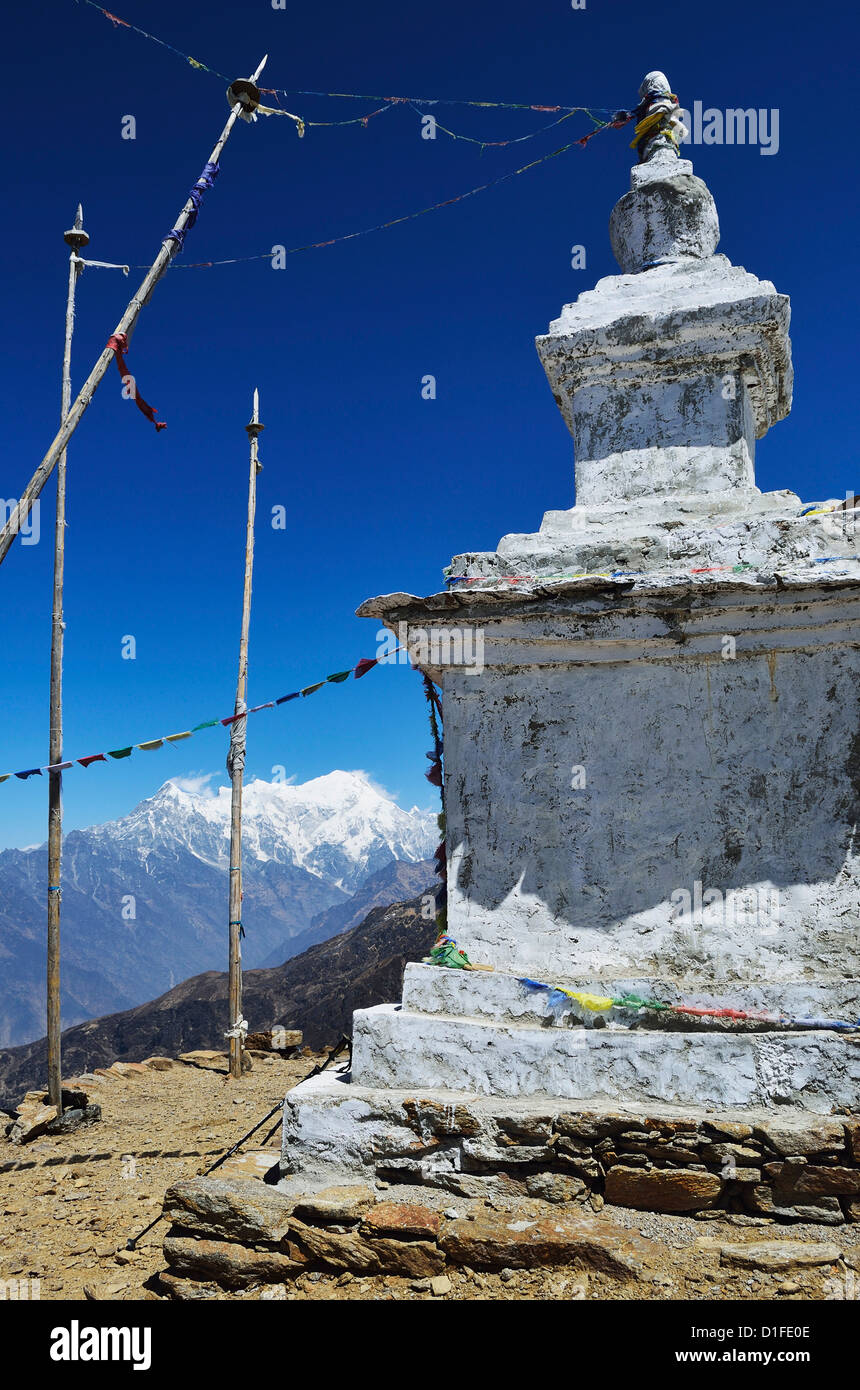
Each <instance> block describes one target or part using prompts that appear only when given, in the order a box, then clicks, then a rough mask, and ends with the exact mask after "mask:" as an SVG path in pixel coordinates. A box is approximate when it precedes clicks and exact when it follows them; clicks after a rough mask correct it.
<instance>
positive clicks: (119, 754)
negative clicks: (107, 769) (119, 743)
mask: <svg viewBox="0 0 860 1390" xmlns="http://www.w3.org/2000/svg"><path fill="white" fill-rule="evenodd" d="M133 747H134V744H133V743H131V744H129V746H128V748H114V750H113V752H111V750H110V749H108V757H109V758H127V757H129V756H130V754H131V750H132V748H133Z"/></svg>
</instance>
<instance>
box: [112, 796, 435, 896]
mask: <svg viewBox="0 0 860 1390" xmlns="http://www.w3.org/2000/svg"><path fill="white" fill-rule="evenodd" d="M88 833H89V834H90V835H92V837H93V841H94V843H95V844H99V843H111V844H120V843H130V844H133V845H135V846H136V847H137V850H138V852H139V854H140V856H141V863H142V864H144V865H145V863H146V859H147V857H148V855H149V854H150V853H152V852H153V851H155V850H158V849H165V848H168V847H169V848H178V847H181V848H183V849H187V850H188V851H189V852H190V853H191V854H193V855H194V856H195V857H196V858H197V859H202V860H204V861H205V862H206V863H209V864H212V865H213V866H219V867H223V865H224V864H226V862H227V859H228V856H229V848H230V788H229V786H226V787H219V788H218V789H217V791H216V792H214V793H211V794H208V795H207V794H200V793H199V792H192V791H187V790H184V789H183V788H182V787H180V786H179V785H177V783H175V782H165V784H164V786H163V787H161V788H160V790H159V791H157V792H156V794H155V796H152V797H150V798H149V799H148V800H146V801H142V802H141V803H140V805H139V806H136V807H135V809H134V810H133V811H132V812H131V814H130V815H128V816H125V817H123V819H122V820H118V821H112V822H110V823H109V824H107V825H101V826H95V827H93V828H92V830H90V831H89V832H88ZM437 839H438V831H437V828H436V817H435V816H434V815H432V814H431V813H429V812H425V811H419V810H418V809H417V807H413V809H412V810H411V811H404V810H402V809H401V808H400V807H399V806H398V805H397V803H396V802H395V801H392V799H391V798H390V797H389V796H387V795H386V793H385V792H383V791H381V790H380V789H379V788H378V787H376V786H375V785H374V783H373V782H372V781H371V780H370V778H369V777H368V776H367V775H366V774H365V773H363V772H329V773H327V774H326V776H324V777H315V778H314V779H313V781H311V782H304V783H302V784H300V785H293V784H292V783H289V782H264V781H262V780H261V779H259V778H258V779H256V780H254V781H252V782H249V783H247V784H246V786H245V788H244V791H243V795H242V846H243V854H244V861H245V865H246V867H247V865H248V864H249V862H250V861H253V860H255V861H256V862H257V863H258V864H264V863H267V862H269V861H271V862H273V863H275V864H291V865H293V866H294V867H296V868H301V869H306V870H307V871H308V873H311V874H313V875H315V876H316V877H317V878H321V879H322V880H323V881H324V882H325V883H328V884H330V885H332V886H334V887H336V888H342V889H344V890H345V891H346V892H348V893H350V892H354V891H355V890H356V889H357V888H358V887H360V885H361V884H362V883H363V882H364V880H365V879H366V878H368V877H369V876H370V875H371V874H373V873H376V871H377V870H378V869H381V868H384V866H385V865H386V864H389V863H390V862H391V861H392V860H394V859H406V860H409V861H412V862H414V861H415V860H418V859H426V858H428V857H429V856H430V855H431V854H432V852H433V850H434V849H435V846H436V841H437Z"/></svg>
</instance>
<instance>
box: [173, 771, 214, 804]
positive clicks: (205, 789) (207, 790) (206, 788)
mask: <svg viewBox="0 0 860 1390" xmlns="http://www.w3.org/2000/svg"><path fill="white" fill-rule="evenodd" d="M220 776H221V773H220V772H194V773H192V774H191V775H190V776H189V777H171V779H170V780H171V782H172V783H173V785H174V787H178V788H179V790H180V791H181V792H188V794H189V795H190V796H204V797H207V798H209V799H211V798H213V797H216V796H217V795H218V789H217V787H213V786H211V782H212V780H213V778H215V777H220Z"/></svg>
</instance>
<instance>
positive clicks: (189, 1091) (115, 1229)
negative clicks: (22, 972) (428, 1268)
mask: <svg viewBox="0 0 860 1390" xmlns="http://www.w3.org/2000/svg"><path fill="white" fill-rule="evenodd" d="M315 1060H316V1059H314V1058H312V1057H308V1056H300V1057H297V1058H294V1059H292V1060H285V1059H283V1058H281V1057H279V1056H277V1055H275V1054H273V1055H271V1056H268V1057H263V1056H261V1055H258V1056H257V1057H256V1058H255V1059H254V1063H253V1069H252V1070H251V1072H250V1073H248V1074H247V1075H246V1076H244V1077H243V1078H242V1080H241V1081H238V1082H235V1081H229V1080H228V1079H227V1077H226V1075H225V1074H224V1072H223V1070H212V1069H204V1068H201V1067H199V1066H192V1065H188V1064H183V1063H178V1062H175V1063H173V1065H172V1066H170V1067H169V1069H165V1070H158V1071H156V1070H148V1069H143V1068H141V1069H129V1068H122V1069H121V1070H117V1071H113V1072H110V1073H107V1074H103V1075H99V1076H97V1077H95V1078H93V1079H91V1080H88V1081H87V1082H86V1089H87V1092H88V1095H89V1099H90V1100H91V1101H95V1102H97V1103H98V1104H99V1105H100V1106H101V1107H102V1115H103V1118H102V1120H101V1122H100V1123H98V1124H96V1125H94V1126H92V1127H91V1128H87V1129H82V1130H79V1131H77V1132H76V1133H73V1134H69V1135H58V1136H52V1137H48V1136H44V1137H42V1138H39V1139H36V1140H34V1141H33V1142H31V1143H29V1144H25V1145H15V1144H12V1143H11V1142H9V1141H8V1140H5V1139H0V1281H5V1280H16V1281H19V1283H20V1281H22V1280H28V1281H35V1280H38V1281H39V1290H38V1292H39V1296H40V1297H41V1298H42V1299H53V1300H64V1299H72V1300H76V1299H86V1298H90V1299H106V1300H130V1299H131V1300H133V1299H156V1298H160V1297H165V1296H168V1295H170V1296H172V1297H185V1298H195V1299H239V1300H257V1299H263V1300H272V1299H284V1300H293V1299H298V1300H303V1299H317V1300H319V1299H323V1300H325V1299H358V1300H361V1299H366V1300H378V1299H442V1300H444V1299H446V1298H447V1299H460V1300H462V1299H464V1298H466V1299H477V1300H486V1299H506V1300H522V1299H531V1300H534V1299H558V1300H569V1299H598V1300H667V1299H668V1300H672V1299H693V1300H711V1299H718V1300H719V1299H773V1300H777V1301H804V1300H816V1301H817V1300H824V1299H857V1298H858V1297H860V1224H850V1225H845V1226H841V1227H838V1228H834V1227H822V1226H818V1225H792V1226H781V1225H777V1224H774V1223H773V1222H771V1221H768V1220H766V1219H764V1218H759V1217H752V1216H726V1215H725V1214H719V1215H713V1216H712V1215H710V1214H709V1213H700V1214H699V1215H698V1216H696V1217H690V1216H672V1215H664V1214H656V1213H651V1212H641V1211H633V1210H629V1209H624V1208H621V1207H610V1206H605V1207H602V1209H601V1199H600V1198H597V1197H595V1198H594V1199H592V1200H593V1206H590V1207H586V1208H585V1209H582V1208H577V1216H578V1217H580V1218H581V1219H582V1220H584V1221H586V1222H588V1223H590V1226H591V1228H593V1233H594V1237H595V1241H596V1243H597V1244H598V1245H599V1246H602V1247H603V1248H604V1249H605V1250H607V1251H609V1252H612V1251H613V1249H617V1250H623V1249H624V1248H625V1246H627V1245H630V1244H633V1245H635V1246H636V1248H637V1249H638V1250H639V1251H640V1252H641V1251H642V1250H643V1249H644V1250H645V1251H646V1258H645V1261H644V1264H643V1265H642V1267H641V1270H640V1272H639V1274H638V1275H637V1277H635V1278H625V1279H623V1280H622V1279H619V1278H617V1277H615V1276H614V1275H612V1274H609V1273H607V1272H605V1271H603V1270H601V1269H599V1268H597V1267H596V1266H597V1264H599V1263H600V1260H597V1261H595V1262H594V1263H592V1264H591V1266H590V1267H589V1262H585V1263H584V1264H582V1263H581V1264H580V1265H579V1266H578V1267H576V1268H573V1267H569V1266H564V1265H557V1266H555V1267H550V1268H542V1269H540V1270H525V1269H511V1268H506V1267H504V1266H503V1267H501V1268H498V1269H494V1270H492V1271H483V1272H482V1271H479V1270H472V1269H470V1268H468V1267H466V1268H450V1269H449V1270H448V1271H447V1272H445V1273H443V1274H440V1275H438V1276H436V1277H434V1278H417V1279H415V1278H409V1277H404V1276H396V1275H373V1276H364V1277H362V1276H360V1275H354V1274H351V1273H349V1272H348V1271H344V1272H340V1273H339V1272H336V1271H332V1272H331V1273H322V1272H318V1271H314V1272H310V1273H307V1274H302V1275H300V1277H299V1278H298V1279H297V1280H296V1281H295V1282H290V1283H283V1284H269V1285H261V1286H257V1287H253V1288H249V1289H243V1290H240V1291H233V1292H228V1291H227V1290H224V1289H221V1288H219V1287H218V1285H216V1284H207V1283H198V1282H195V1281H192V1280H173V1281H172V1284H171V1280H170V1279H169V1278H168V1280H167V1281H162V1279H161V1277H160V1276H161V1275H163V1274H164V1272H165V1270H166V1264H165V1260H164V1256H163V1253H162V1241H163V1239H164V1236H165V1233H166V1231H167V1223H166V1222H165V1221H163V1220H162V1221H159V1222H158V1224H157V1225H156V1226H155V1227H154V1228H153V1230H152V1231H150V1232H149V1234H147V1235H146V1236H144V1237H143V1238H142V1239H141V1241H140V1242H139V1244H138V1245H137V1247H136V1249H135V1250H133V1251H128V1250H127V1249H126V1248H125V1247H126V1242H127V1241H128V1239H129V1237H131V1236H134V1235H136V1234H137V1233H138V1232H139V1231H141V1230H142V1229H143V1228H144V1227H145V1226H146V1225H148V1223H149V1222H150V1221H152V1220H153V1219H154V1218H156V1217H158V1216H159V1215H160V1212H161V1205H162V1199H163V1196H164V1193H165V1190H166V1189H167V1188H168V1187H169V1186H170V1185H171V1184H172V1183H174V1182H175V1181H177V1180H178V1179H180V1178H187V1177H192V1176H193V1175H194V1174H196V1173H200V1172H202V1171H203V1170H204V1169H206V1168H208V1166H209V1165H210V1164H211V1163H212V1162H213V1161H214V1159H215V1157H217V1156H218V1155H220V1154H221V1153H223V1152H224V1151H225V1150H226V1149H227V1148H229V1147H230V1146H231V1145H232V1144H234V1143H235V1142H236V1140H237V1139H239V1138H240V1136H241V1135H243V1134H244V1133H245V1132H246V1131H247V1130H249V1129H250V1128H251V1127H252V1125H254V1124H255V1123H256V1122H257V1121H258V1120H260V1119H262V1117H263V1116H264V1115H265V1114H266V1112H267V1111H268V1110H269V1109H271V1108H272V1106H274V1105H275V1104H276V1103H277V1102H278V1101H279V1100H281V1099H282V1097H283V1095H284V1093H285V1091H287V1090H288V1089H290V1088H291V1087H292V1086H294V1085H295V1084H296V1083H297V1082H298V1081H300V1080H301V1079H302V1077H303V1076H305V1075H306V1074H307V1072H308V1071H309V1070H310V1069H311V1067H312V1066H313V1065H314V1061H315ZM276 1120H277V1116H274V1117H273V1118H272V1120H271V1122H270V1124H268V1125H266V1126H264V1128H263V1129H262V1130H261V1131H260V1132H259V1133H258V1134H257V1135H256V1136H255V1137H254V1138H253V1139H252V1140H250V1141H249V1143H248V1144H247V1146H246V1149H247V1150H248V1151H250V1152H249V1153H248V1156H247V1157H245V1158H244V1159H240V1158H237V1159H231V1160H229V1162H228V1164H226V1165H224V1166H223V1167H222V1168H221V1169H219V1170H218V1174H219V1176H220V1175H222V1174H223V1175H224V1176H229V1177H233V1178H235V1177H239V1176H248V1177H254V1176H257V1177H259V1175H260V1174H261V1173H262V1171H264V1169H265V1168H266V1166H267V1165H268V1156H269V1155H271V1159H272V1161H273V1162H274V1161H275V1159H276V1158H277V1155H278V1144H279V1136H278V1134H277V1133H276V1134H275V1135H274V1136H273V1138H272V1139H271V1140H270V1141H268V1144H267V1145H266V1146H265V1148H264V1147H263V1145H262V1142H261V1140H262V1136H263V1135H265V1134H266V1132H267V1130H268V1129H269V1128H271V1125H273V1124H275V1122H276ZM379 1197H380V1199H394V1200H396V1201H397V1202H404V1201H405V1202H420V1203H421V1204H423V1205H424V1206H425V1207H429V1208H431V1209H434V1210H437V1211H439V1212H440V1213H444V1214H445V1216H446V1217H447V1218H448V1220H449V1221H452V1220H454V1219H455V1218H460V1219H461V1220H464V1221H472V1222H474V1223H475V1226H474V1229H475V1230H476V1231H480V1230H482V1229H483V1228H484V1226H487V1225H488V1224H491V1223H493V1222H496V1221H497V1220H498V1219H499V1218H500V1217H502V1216H505V1218H506V1219H514V1220H522V1221H535V1220H542V1219H545V1218H547V1217H554V1216H555V1217H557V1216H558V1215H559V1214H560V1213H561V1212H564V1211H565V1210H567V1211H571V1210H572V1209H571V1207H570V1205H569V1204H567V1203H565V1204H563V1205H560V1204H558V1203H549V1202H545V1201H538V1200H533V1199H527V1200H523V1199H522V1198H521V1197H520V1198H517V1199H511V1201H510V1202H507V1201H505V1200H503V1199H494V1200H493V1201H492V1203H487V1202H485V1201H483V1200H469V1199H465V1198H460V1197H457V1198H452V1196H451V1194H450V1193H448V1194H446V1193H442V1192H435V1191H433V1190H431V1189H427V1188H420V1189H418V1188H406V1187H402V1186H397V1187H396V1188H394V1189H391V1190H389V1191H384V1192H383V1191H381V1192H380V1193H379ZM493 1208H494V1209H493ZM642 1242H644V1245H643V1244H642ZM30 1287H33V1286H32V1285H31V1286H30Z"/></svg>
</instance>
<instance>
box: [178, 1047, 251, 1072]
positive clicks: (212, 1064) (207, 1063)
mask: <svg viewBox="0 0 860 1390" xmlns="http://www.w3.org/2000/svg"><path fill="white" fill-rule="evenodd" d="M177 1061H180V1062H184V1063H185V1065H186V1066H187V1067H199V1068H200V1069H201V1071H221V1072H224V1074H225V1075H226V1073H227V1072H228V1071H229V1069H230V1058H229V1056H228V1055H227V1053H226V1052H212V1051H209V1050H208V1049H207V1048H200V1049H198V1050H197V1051H195V1052H180V1054H179V1057H178V1058H177ZM252 1065H253V1064H252V1062H251V1059H250V1057H249V1056H248V1054H247V1052H246V1051H244V1050H243V1052H242V1070H243V1071H250V1070H251V1067H252Z"/></svg>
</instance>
